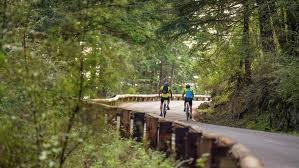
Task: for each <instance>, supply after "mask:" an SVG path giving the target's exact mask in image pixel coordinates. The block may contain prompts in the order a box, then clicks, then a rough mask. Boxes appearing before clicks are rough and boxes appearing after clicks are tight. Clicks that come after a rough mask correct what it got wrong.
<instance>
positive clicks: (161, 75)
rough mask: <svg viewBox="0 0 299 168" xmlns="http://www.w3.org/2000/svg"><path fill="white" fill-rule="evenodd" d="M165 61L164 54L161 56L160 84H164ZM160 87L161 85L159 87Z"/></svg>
mask: <svg viewBox="0 0 299 168" xmlns="http://www.w3.org/2000/svg"><path fill="white" fill-rule="evenodd" d="M163 63H164V59H163V56H161V57H160V73H159V86H162V84H163V76H164V74H163ZM158 89H159V87H158Z"/></svg>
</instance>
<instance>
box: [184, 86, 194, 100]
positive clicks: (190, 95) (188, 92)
mask: <svg viewBox="0 0 299 168" xmlns="http://www.w3.org/2000/svg"><path fill="white" fill-rule="evenodd" d="M183 94H185V97H186V98H193V91H192V90H191V89H190V88H188V89H185V90H184V93H183Z"/></svg>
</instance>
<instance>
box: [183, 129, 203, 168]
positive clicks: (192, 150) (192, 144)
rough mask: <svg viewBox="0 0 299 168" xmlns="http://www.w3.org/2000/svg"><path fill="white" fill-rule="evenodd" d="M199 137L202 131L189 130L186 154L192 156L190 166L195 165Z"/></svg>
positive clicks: (192, 167)
mask: <svg viewBox="0 0 299 168" xmlns="http://www.w3.org/2000/svg"><path fill="white" fill-rule="evenodd" d="M201 137H202V133H201V132H196V131H189V132H188V135H187V143H186V146H187V147H186V154H187V158H193V161H192V163H191V165H190V167H191V168H195V167H196V160H197V159H198V158H199V150H200V141H201Z"/></svg>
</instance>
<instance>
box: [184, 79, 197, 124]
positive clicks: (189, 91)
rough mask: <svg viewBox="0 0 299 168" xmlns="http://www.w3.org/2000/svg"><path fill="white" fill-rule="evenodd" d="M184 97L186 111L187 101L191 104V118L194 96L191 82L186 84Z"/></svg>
mask: <svg viewBox="0 0 299 168" xmlns="http://www.w3.org/2000/svg"><path fill="white" fill-rule="evenodd" d="M184 95H185V97H184ZM182 97H183V99H184V100H185V103H184V111H186V103H187V102H189V105H190V118H191V119H192V99H193V97H194V92H193V90H192V89H191V87H190V85H189V84H187V85H186V88H185V89H184V91H183V95H182Z"/></svg>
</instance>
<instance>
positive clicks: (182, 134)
mask: <svg viewBox="0 0 299 168" xmlns="http://www.w3.org/2000/svg"><path fill="white" fill-rule="evenodd" d="M188 131H189V128H188V127H176V128H175V129H174V133H175V154H176V155H175V157H176V159H177V160H184V159H186V149H185V148H186V140H187V133H188Z"/></svg>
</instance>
